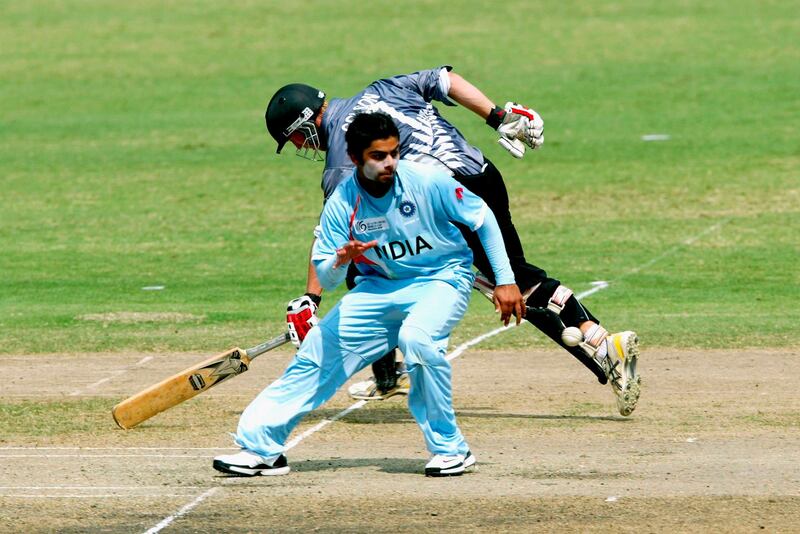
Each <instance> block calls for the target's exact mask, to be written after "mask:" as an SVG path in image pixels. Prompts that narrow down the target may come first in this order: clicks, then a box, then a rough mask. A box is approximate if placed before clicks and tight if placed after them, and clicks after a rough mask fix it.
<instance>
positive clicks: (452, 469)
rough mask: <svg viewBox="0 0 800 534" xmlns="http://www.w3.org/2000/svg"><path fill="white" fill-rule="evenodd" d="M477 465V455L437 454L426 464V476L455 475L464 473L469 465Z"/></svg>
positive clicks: (468, 453) (468, 452)
mask: <svg viewBox="0 0 800 534" xmlns="http://www.w3.org/2000/svg"><path fill="white" fill-rule="evenodd" d="M473 465H475V456H473V455H472V453H471V452H470V451H467V454H454V455H445V454H437V455H435V456H434V457H433V458H431V460H430V461H429V462H428V463H427V464H426V465H425V476H426V477H453V476H460V475H462V474H464V471H465V470H466V469H467V468H468V467H472V466H473Z"/></svg>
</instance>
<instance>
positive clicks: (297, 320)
mask: <svg viewBox="0 0 800 534" xmlns="http://www.w3.org/2000/svg"><path fill="white" fill-rule="evenodd" d="M318 309H319V306H318V305H317V303H316V302H314V301H313V300H312V299H311V297H310V296H309V295H307V294H306V295H303V296H302V297H298V298H296V299H294V300H292V301H291V302H289V304H288V306H286V326H287V327H288V328H289V338H290V339H291V341H292V344H293V345H294V346H295V347H300V344H301V343H302V342H303V340H304V339H305V338H306V335H308V332H309V330H311V329H312V328H314V327H315V326H317V323H319V317H317V310H318Z"/></svg>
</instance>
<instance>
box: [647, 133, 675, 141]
mask: <svg viewBox="0 0 800 534" xmlns="http://www.w3.org/2000/svg"><path fill="white" fill-rule="evenodd" d="M669 140H670V136H669V135H668V134H645V135H643V136H642V141H669Z"/></svg>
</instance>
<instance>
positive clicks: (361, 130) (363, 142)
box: [344, 113, 400, 162]
mask: <svg viewBox="0 0 800 534" xmlns="http://www.w3.org/2000/svg"><path fill="white" fill-rule="evenodd" d="M389 137H396V138H398V139H400V132H399V131H398V129H397V126H396V125H395V124H394V121H392V118H391V117H390V116H389V115H387V114H386V113H359V114H358V115H356V116H355V118H354V119H353V122H351V123H350V126H348V128H347V133H346V134H344V139H345V141H346V142H347V153H348V154H350V155H351V156H353V157H354V158H356V160H357V161H359V162H360V161H361V158H362V156H363V155H364V150H366V149H367V148H369V146H370V145H371V144H372V142H373V141H375V140H376V139H388V138H389Z"/></svg>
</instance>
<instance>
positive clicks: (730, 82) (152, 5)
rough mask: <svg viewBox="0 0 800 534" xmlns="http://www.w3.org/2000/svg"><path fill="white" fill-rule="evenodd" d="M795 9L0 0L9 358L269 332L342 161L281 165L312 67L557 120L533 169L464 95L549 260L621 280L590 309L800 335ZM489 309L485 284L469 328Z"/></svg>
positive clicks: (750, 340) (621, 317) (650, 335)
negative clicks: (451, 71) (502, 143)
mask: <svg viewBox="0 0 800 534" xmlns="http://www.w3.org/2000/svg"><path fill="white" fill-rule="evenodd" d="M367 5H368V6H369V7H366V6H367ZM484 6H491V9H486V8H485V7H484ZM796 15H797V13H796V5H794V4H793V3H791V2H777V1H776V2H756V1H753V2H741V1H733V2H731V1H721V0H714V1H705V2H699V1H697V2H691V1H683V2H667V3H664V2H655V1H647V2H645V1H638V0H636V1H634V0H626V1H615V2H591V3H590V2H563V1H540V2H536V3H528V2H513V1H507V2H503V3H501V4H496V5H491V4H486V3H484V2H478V1H475V2H458V1H454V2H446V3H445V2H441V3H439V2H427V1H416V2H370V3H368V4H367V3H362V2H352V1H341V2H333V1H330V2H321V1H320V2H252V1H234V2H160V1H159V2H155V1H142V2H134V3H131V4H130V5H128V4H124V3H120V2H110V1H109V2H94V1H80V2H56V1H47V2H44V1H27V2H3V3H2V4H0V85H2V91H1V92H0V94H2V98H0V186H2V187H1V193H0V194H1V196H0V352H3V353H45V352H64V353H72V352H82V351H156V350H197V351H212V352H213V351H216V350H220V349H222V348H226V347H228V346H230V345H231V344H234V343H236V344H249V343H253V344H254V343H256V342H258V341H260V340H262V339H263V338H266V337H271V336H272V335H274V334H275V333H276V332H278V331H280V329H281V328H282V326H281V325H282V323H283V319H284V317H283V316H284V310H285V308H284V306H285V303H286V302H287V301H288V300H289V299H291V298H293V297H295V296H297V295H299V294H301V293H302V292H303V290H304V281H305V261H306V258H307V253H308V246H309V244H310V238H311V230H312V228H313V226H314V225H315V222H316V219H317V215H318V211H319V206H320V200H321V193H320V190H319V175H320V173H321V170H322V165H321V164H316V165H315V164H312V163H310V162H306V161H303V160H300V159H298V158H296V157H295V156H294V155H293V154H292V153H291V151H287V152H288V153H285V154H284V155H283V156H277V155H275V153H274V143H273V142H272V141H271V139H270V138H269V137H268V135H267V133H266V130H265V129H264V125H263V111H264V107H265V105H266V102H267V100H268V98H269V96H270V95H271V94H272V92H273V91H274V90H275V89H277V88H278V87H279V86H281V85H283V84H284V83H289V82H293V81H304V82H307V83H310V84H313V85H316V86H319V87H321V88H323V89H325V90H327V91H328V93H329V94H330V95H331V96H349V95H351V94H352V93H354V92H355V91H357V90H359V89H360V88H361V87H363V86H364V85H365V84H366V83H368V82H370V81H371V80H373V79H376V78H379V77H383V76H389V75H393V74H397V73H403V72H411V71H414V70H418V69H421V68H428V67H433V66H437V65H441V64H445V63H451V64H453V65H454V66H455V67H456V69H457V71H458V72H459V73H461V74H463V75H464V76H465V77H466V78H467V79H469V80H471V81H473V82H474V83H475V84H476V85H478V86H479V87H481V88H482V89H483V90H484V91H485V92H486V93H487V94H488V95H489V96H490V97H491V98H493V99H495V100H496V101H497V102H498V103H501V104H502V103H503V102H504V101H505V100H507V99H509V100H517V101H519V102H522V103H525V104H527V105H529V106H531V107H534V108H535V109H537V110H538V111H539V112H540V113H541V114H542V115H543V116H544V118H545V123H546V130H545V131H546V134H545V137H546V142H545V146H544V148H543V150H542V151H540V152H537V153H535V154H534V153H529V154H528V156H527V157H526V158H525V159H524V160H522V161H516V160H513V159H512V158H511V157H510V156H508V155H507V154H506V153H505V152H504V151H503V150H502V149H501V148H500V147H499V146H498V145H497V144H496V143H495V136H494V134H493V132H492V131H491V130H490V129H489V128H487V127H486V126H484V125H482V124H481V121H479V120H477V119H476V118H475V117H474V116H473V115H471V114H470V113H469V112H468V111H466V110H464V109H446V110H445V115H446V116H447V117H449V118H450V119H451V120H452V121H453V122H454V123H455V124H456V125H457V126H458V127H459V128H460V129H461V130H462V132H464V133H465V134H466V135H467V137H468V138H469V139H471V140H472V141H473V142H474V143H475V144H477V145H478V146H479V147H481V148H482V149H483V150H484V151H485V153H486V154H487V155H488V156H489V157H490V158H491V159H492V160H493V161H494V162H495V163H496V164H497V165H498V167H499V168H500V169H501V170H502V171H503V173H504V175H505V177H506V180H507V183H508V186H509V188H510V190H511V192H512V196H513V199H512V202H513V204H512V211H513V213H514V217H515V221H516V224H517V227H518V229H519V231H520V233H521V235H522V238H523V241H524V242H525V243H526V249H527V255H528V257H529V259H530V260H531V261H532V262H533V263H536V264H538V265H540V266H542V267H545V268H546V269H548V271H550V273H551V274H552V275H554V276H557V277H559V278H560V279H561V280H562V281H563V282H565V283H567V284H568V285H570V286H571V287H573V288H574V289H575V290H576V292H580V291H583V290H586V289H588V288H589V287H591V286H590V283H591V282H592V281H595V280H606V281H610V282H611V285H610V286H609V287H608V288H607V289H605V290H603V291H600V292H598V293H596V294H594V295H592V296H590V297H588V298H587V299H586V303H587V305H589V306H590V307H591V309H592V310H593V311H594V312H595V313H596V314H597V315H598V316H599V317H600V318H601V319H602V320H603V321H604V323H606V324H607V326H608V327H609V328H612V329H620V328H626V329H627V328H634V329H636V330H637V331H638V332H639V333H640V335H641V337H642V339H643V342H644V343H645V344H647V345H653V346H655V345H661V346H675V347H747V346H773V347H784V346H785V347H790V346H794V347H796V346H797V335H796V330H797V324H798V322H799V321H798V320H799V319H800V313H798V300H800V298H799V297H800V292H799V291H798V286H799V285H800V276H799V275H798V273H800V269H798V266H797V260H798V252H800V250H799V249H800V246H799V245H798V243H799V242H800V238H798V235H800V214H799V213H798V212H800V194H799V193H800V173H798V168H800V121H799V120H798V117H799V116H800V97H799V96H798V90H797V88H798V87H800V69H798V68H797V65H798V63H800V45H798V40H797V36H798V35H799V34H800V19H798V18H797V16H796ZM646 134H668V135H669V136H670V139H669V140H668V141H664V142H644V141H642V136H643V135H646ZM156 285H163V286H165V289H163V290H160V291H144V290H142V288H143V287H147V286H156ZM333 301H334V298H326V299H325V302H324V309H329V307H330V305H331V304H332V302H333ZM107 314H114V315H107ZM120 318H122V319H127V320H120ZM143 319H145V320H143ZM493 320H494V315H493V313H492V311H491V309H490V308H489V306H488V305H487V304H486V303H485V302H482V301H481V300H480V299H478V298H475V299H473V304H472V310H471V312H470V313H469V314H468V316H467V318H466V319H465V320H464V322H463V323H462V325H461V326H460V327H459V328H458V330H457V331H456V333H455V334H454V341H463V340H465V339H468V338H469V337H471V336H473V335H476V334H478V333H481V332H484V331H486V330H487V329H488V328H489V326H488V325H489V324H491V323H489V321H493ZM531 340H533V342H534V343H535V344H538V345H542V344H544V343H545V342H544V341H543V340H542V336H541V335H538V334H534V331H533V330H532V329H530V328H526V329H524V330H523V329H519V330H515V331H512V332H509V333H508V334H505V335H503V336H499V337H497V338H494V339H493V340H492V341H490V342H489V343H488V346H506V347H510V346H515V347H521V346H524V345H526V344H528V343H531Z"/></svg>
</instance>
